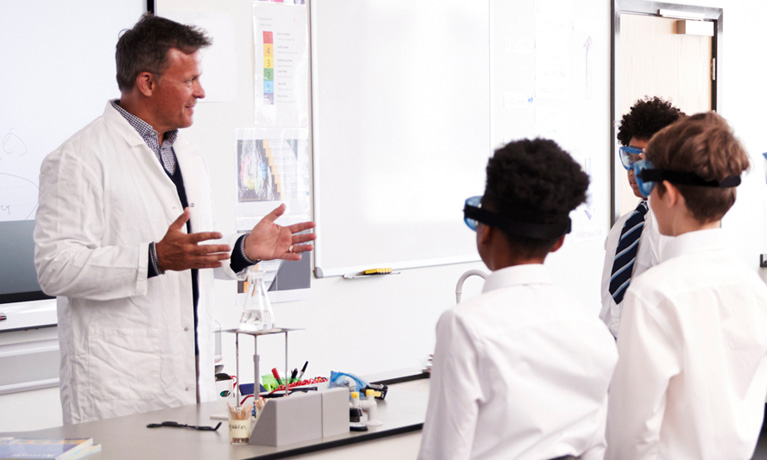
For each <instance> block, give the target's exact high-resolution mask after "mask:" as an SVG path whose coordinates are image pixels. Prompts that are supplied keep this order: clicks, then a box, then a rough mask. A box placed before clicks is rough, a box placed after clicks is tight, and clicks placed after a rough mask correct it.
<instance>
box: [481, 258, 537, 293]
mask: <svg viewBox="0 0 767 460" xmlns="http://www.w3.org/2000/svg"><path fill="white" fill-rule="evenodd" d="M526 284H551V277H550V276H549V273H548V272H547V271H546V269H545V268H544V267H543V265H542V264H524V265H513V266H511V267H506V268H502V269H500V270H496V271H494V272H492V273H491V274H490V275H489V276H488V277H487V279H486V280H485V286H484V288H483V289H482V292H483V293H485V292H488V291H492V290H495V289H501V288H506V287H510V286H519V285H526Z"/></svg>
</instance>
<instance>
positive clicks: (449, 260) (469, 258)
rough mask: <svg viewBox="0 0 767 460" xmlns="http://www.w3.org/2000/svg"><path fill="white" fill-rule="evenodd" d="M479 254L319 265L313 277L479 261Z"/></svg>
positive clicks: (315, 268)
mask: <svg viewBox="0 0 767 460" xmlns="http://www.w3.org/2000/svg"><path fill="white" fill-rule="evenodd" d="M479 260H480V259H479V255H478V254H471V255H463V256H454V257H444V258H438V259H427V260H413V261H406V262H386V263H381V264H370V265H358V266H354V267H339V268H328V269H323V268H322V267H321V266H316V267H314V277H315V278H329V277H331V276H344V275H347V274H349V273H353V274H354V273H359V272H363V271H365V270H368V269H370V268H378V267H392V270H404V269H408V268H426V267H436V266H439V265H451V264H463V263H470V262H479Z"/></svg>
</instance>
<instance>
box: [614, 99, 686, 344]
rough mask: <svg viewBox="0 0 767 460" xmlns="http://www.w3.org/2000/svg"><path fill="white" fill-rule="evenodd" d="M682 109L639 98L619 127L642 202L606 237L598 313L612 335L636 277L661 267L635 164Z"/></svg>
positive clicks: (625, 164) (656, 238)
mask: <svg viewBox="0 0 767 460" xmlns="http://www.w3.org/2000/svg"><path fill="white" fill-rule="evenodd" d="M683 116H684V113H682V112H681V111H680V110H679V109H678V108H676V107H674V106H672V105H671V103H670V102H667V101H664V100H663V99H661V98H659V97H653V98H644V99H640V100H638V101H637V102H636V103H635V104H634V105H633V106H632V107H631V109H630V110H629V113H627V114H625V115H623V118H621V124H620V126H618V141H619V142H620V143H621V148H620V149H619V150H618V154H619V156H620V159H621V163H622V164H623V167H624V168H626V170H627V177H628V181H629V185H631V190H632V191H633V192H634V195H635V196H636V197H638V198H640V199H641V200H642V201H641V202H640V203H639V205H638V206H637V208H636V209H635V210H634V211H631V212H629V213H626V214H625V215H623V216H622V217H621V218H620V219H618V221H617V222H616V223H615V225H613V227H612V228H611V229H610V232H609V233H608V234H607V239H606V240H605V263H604V268H603V269H602V309H601V311H600V313H599V317H600V318H601V319H602V321H604V323H605V324H607V327H608V328H609V329H610V332H612V334H613V336H616V337H617V336H618V325H619V323H620V319H621V302H622V301H623V296H624V294H625V293H626V289H627V288H628V286H629V284H630V283H631V279H632V278H634V277H636V276H638V275H639V274H640V273H642V272H643V271H645V270H647V269H648V268H650V267H652V266H653V265H656V264H657V263H658V259H659V257H660V247H661V244H662V237H661V236H660V234H659V233H658V226H657V224H656V223H655V220H654V218H653V216H652V213H651V212H648V207H647V202H646V201H645V200H646V198H645V197H643V196H642V194H641V193H639V189H638V188H637V185H636V178H635V177H634V172H633V171H632V169H631V166H632V165H633V164H634V162H636V161H638V160H641V159H643V158H644V153H643V152H644V148H645V147H646V146H647V143H648V142H649V141H650V138H651V137H652V136H653V134H655V133H657V132H658V131H660V130H661V129H662V128H664V127H666V126H668V125H670V124H671V123H673V122H675V121H676V120H678V119H679V118H680V117H683Z"/></svg>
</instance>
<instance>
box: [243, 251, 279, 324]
mask: <svg viewBox="0 0 767 460" xmlns="http://www.w3.org/2000/svg"><path fill="white" fill-rule="evenodd" d="M272 328H274V313H273V312H272V303H271V302H269V296H268V295H267V293H266V285H265V284H264V272H263V271H262V270H258V269H257V268H256V266H252V267H250V268H249V269H248V292H247V293H246V298H245V304H244V305H243V307H242V316H241V317H240V330H242V331H248V332H258V331H268V330H269V329H272Z"/></svg>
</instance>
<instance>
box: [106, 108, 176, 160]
mask: <svg viewBox="0 0 767 460" xmlns="http://www.w3.org/2000/svg"><path fill="white" fill-rule="evenodd" d="M109 102H110V103H111V104H112V107H114V108H115V110H117V112H118V113H119V114H120V115H122V116H123V118H125V120H126V121H127V122H128V123H129V124H130V125H131V126H133V129H135V130H136V131H137V132H138V133H139V135H140V136H141V138H142V139H144V142H146V143H147V145H149V146H150V147H152V146H153V145H157V131H155V130H154V128H152V125H150V124H149V123H147V122H145V121H144V120H142V119H141V118H139V117H137V116H136V115H133V114H132V113H130V112H128V111H127V110H125V109H124V108H122V107H120V104H118V102H119V99H114V100H112V101H109ZM177 137H178V130H177V129H174V130H173V131H168V132H167V133H165V136H163V147H164V146H165V145H164V144H165V143H166V142H167V143H168V147H172V146H173V143H174V142H176V138H177ZM158 147H159V146H158ZM152 150H154V149H152Z"/></svg>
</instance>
